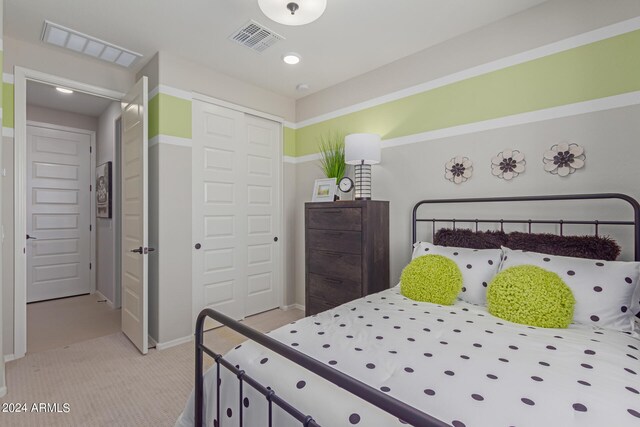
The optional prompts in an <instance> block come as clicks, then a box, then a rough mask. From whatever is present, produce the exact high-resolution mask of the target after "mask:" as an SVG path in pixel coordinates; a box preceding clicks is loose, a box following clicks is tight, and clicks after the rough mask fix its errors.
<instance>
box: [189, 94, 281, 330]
mask: <svg viewBox="0 0 640 427" xmlns="http://www.w3.org/2000/svg"><path fill="white" fill-rule="evenodd" d="M192 98H193V100H194V101H196V100H197V101H202V102H206V103H208V104H213V105H218V106H220V107H225V108H229V109H232V110H235V111H240V112H242V113H246V114H250V115H252V116H256V117H261V118H263V119H267V120H271V121H273V122H276V123H279V124H280V153H279V154H280V161H279V162H278V168H279V173H280V179H279V182H278V186H279V189H278V190H279V191H280V203H279V204H280V206H279V209H280V236H278V243H279V244H278V245H277V247H276V251H277V254H278V264H279V265H278V267H277V268H278V269H279V270H280V281H279V283H276V292H277V295H278V301H279V306H280V308H281V309H285V300H284V299H285V284H286V283H287V276H286V274H287V271H286V270H287V269H286V268H285V265H284V259H285V258H284V257H285V244H286V242H287V241H288V238H287V237H288V236H287V231H286V227H285V220H284V212H285V211H284V119H283V118H282V117H279V116H276V115H273V114H269V113H265V112H263V111H258V110H254V109H252V108H248V107H244V106H242V105H237V104H233V103H231V102H228V101H223V100H221V99H217V98H213V97H211V96H208V95H204V94H201V93H198V92H193V93H192ZM193 120H195V117H194V118H192V121H193ZM192 126H193V124H192ZM192 166H193V165H192ZM192 191H193V185H192ZM193 216H194V214H193V212H192V221H191V224H192V225H191V238H192V240H193V242H192V244H195V242H197V241H198V240H197V239H200V236H195V228H194V224H195V222H194V221H195V218H193ZM191 269H192V271H191V274H192V276H193V277H195V272H194V271H193V259H192V263H191ZM194 283H195V281H193V283H192V284H191V288H192V291H191V292H193V285H194ZM195 311H196V307H195V304H194V302H193V301H192V307H191V312H192V317H193V319H192V326H193V327H195V324H196V317H197V315H198V313H196V312H195Z"/></svg>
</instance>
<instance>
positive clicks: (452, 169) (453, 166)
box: [444, 156, 473, 184]
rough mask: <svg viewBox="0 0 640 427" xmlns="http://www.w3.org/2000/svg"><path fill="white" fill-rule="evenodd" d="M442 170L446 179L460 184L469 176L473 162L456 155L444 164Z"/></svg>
mask: <svg viewBox="0 0 640 427" xmlns="http://www.w3.org/2000/svg"><path fill="white" fill-rule="evenodd" d="M444 170H445V172H444V177H445V178H446V179H448V180H449V181H451V182H455V183H456V184H461V183H463V182H465V181H466V180H468V179H469V178H471V174H472V173H473V163H472V162H471V160H469V158H468V157H462V156H456V157H454V158H453V159H451V160H449V161H448V162H447V163H446V164H445V165H444Z"/></svg>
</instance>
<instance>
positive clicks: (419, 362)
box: [176, 287, 640, 427]
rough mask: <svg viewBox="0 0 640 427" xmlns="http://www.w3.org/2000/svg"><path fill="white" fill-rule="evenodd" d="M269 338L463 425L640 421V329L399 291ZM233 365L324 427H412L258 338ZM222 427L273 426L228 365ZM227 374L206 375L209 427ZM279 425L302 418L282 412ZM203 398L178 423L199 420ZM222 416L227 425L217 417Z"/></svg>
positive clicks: (534, 426)
mask: <svg viewBox="0 0 640 427" xmlns="http://www.w3.org/2000/svg"><path fill="white" fill-rule="evenodd" d="M269 335H270V336H271V337H272V338H274V339H276V340H278V341H280V342H282V343H284V344H286V345H287V346H291V348H294V349H296V350H299V351H301V352H302V353H304V354H307V355H308V356H310V357H313V358H314V359H316V360H318V361H320V362H322V363H324V364H326V365H327V366H330V367H332V368H334V369H337V370H339V371H341V372H343V373H346V374H347V375H350V376H351V377H353V378H356V379H358V380H360V381H362V382H364V383H366V384H368V385H369V386H371V387H373V388H374V389H376V390H379V391H380V392H382V393H384V394H386V395H388V396H391V397H394V398H396V399H398V400H400V401H403V402H405V403H407V404H409V405H411V406H413V407H415V408H417V409H418V410H420V411H422V412H425V413H427V414H430V415H431V416H433V417H435V418H437V419H439V420H441V421H443V422H445V423H447V424H449V425H452V426H455V427H487V426H491V427H494V426H496V427H507V426H518V427H540V426H562V427H589V426H593V427H596V426H597V427H601V426H616V427H618V426H637V425H640V399H639V397H640V385H639V379H640V360H639V359H640V339H639V338H638V337H639V335H638V334H637V333H624V332H618V331H612V330H606V329H596V328H593V327H591V326H590V325H588V326H587V325H578V324H574V325H570V326H569V328H568V329H544V328H536V327H532V326H524V325H518V324H515V323H511V322H508V321H505V320H502V319H498V318H496V317H494V316H491V315H490V314H489V313H488V312H487V310H486V307H481V306H476V305H472V304H468V303H465V302H463V301H458V302H456V304H455V305H453V306H439V305H436V304H430V303H422V302H415V301H412V300H408V299H407V298H405V297H403V296H402V295H400V288H399V287H394V288H392V289H388V290H386V291H383V292H380V293H378V294H374V295H370V296H368V297H365V298H362V299H358V300H355V301H352V302H350V303H347V304H344V305H342V306H339V307H337V308H335V309H332V310H328V311H325V312H323V313H320V314H318V315H316V316H311V317H307V318H304V319H301V320H298V321H296V322H294V323H291V324H288V325H285V326H283V327H281V328H279V329H277V330H275V331H273V332H270V333H269ZM225 358H226V359H227V360H228V361H229V362H230V363H232V364H234V365H239V368H240V369H243V370H245V371H246V373H247V374H248V375H250V376H251V377H252V378H254V379H256V380H258V381H259V382H260V383H261V384H263V385H264V386H270V387H271V388H272V389H273V390H274V391H275V392H276V393H277V395H279V396H280V397H282V398H283V399H285V400H286V401H287V402H289V403H290V404H292V405H294V406H295V407H296V408H298V410H300V411H301V412H302V413H304V414H309V415H311V416H312V417H313V418H314V419H315V420H316V421H317V422H318V424H320V425H322V426H327V427H338V426H340V427H342V426H345V427H348V426H356V427H365V426H366V427H396V426H397V427H406V426H407V425H406V424H404V423H402V422H401V421H399V420H398V419H397V418H396V417H393V416H391V415H389V414H386V413H384V412H382V411H381V410H379V409H378V408H376V407H374V406H372V405H370V404H368V403H366V402H364V401H363V400H361V399H359V398H357V397H355V396H353V395H351V394H349V393H348V392H346V391H345V390H344V389H341V388H339V387H338V386H334V385H333V384H331V383H329V382H327V381H325V380H323V379H321V378H319V377H318V376H316V375H315V374H312V373H310V372H309V371H307V370H305V369H303V368H301V367H300V366H297V365H294V364H293V363H291V362H290V361H288V360H287V359H284V358H283V357H280V356H279V355H277V354H274V353H272V352H270V351H267V350H265V349H264V348H263V347H261V346H259V345H257V344H255V343H253V342H250V341H247V342H245V343H243V344H242V345H241V346H239V347H237V348H236V349H234V350H232V351H230V352H229V353H228V354H227V355H226V356H225ZM221 372H222V373H223V374H222V377H221V378H222V381H221V385H222V390H223V393H221V396H220V397H221V408H220V417H221V418H222V420H221V421H222V423H221V425H222V426H237V425H239V423H238V418H239V412H238V411H239V410H240V407H239V406H240V405H239V402H242V411H243V418H244V420H243V421H244V425H247V426H266V425H267V413H268V412H267V411H268V408H267V401H266V399H265V398H264V396H262V395H260V394H258V393H257V392H255V391H254V390H253V389H251V387H249V386H248V385H246V384H245V385H244V387H243V393H244V394H243V399H242V400H241V399H240V397H239V392H238V378H237V377H236V376H234V375H232V374H230V373H229V372H228V371H227V370H226V369H224V368H223V369H222V370H221ZM215 402H216V369H215V367H214V368H213V369H211V370H209V372H208V373H207V374H206V375H205V405H206V414H205V421H206V424H205V425H207V426H215V425H217V423H214V420H215V418H216V416H217V415H216V406H215ZM275 408H276V406H275V405H274V416H275V418H274V422H273V425H274V426H278V427H299V426H300V425H301V424H300V422H297V421H294V420H293V419H292V418H291V417H288V416H286V415H285V414H283V411H282V410H279V409H275ZM193 419H194V414H193V395H192V396H191V398H190V400H189V402H188V403H187V405H186V407H185V410H184V413H183V414H182V416H181V417H180V419H179V420H178V423H177V424H176V425H177V426H179V427H186V426H192V425H193ZM216 421H217V420H216Z"/></svg>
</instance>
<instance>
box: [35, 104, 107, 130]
mask: <svg viewBox="0 0 640 427" xmlns="http://www.w3.org/2000/svg"><path fill="white" fill-rule="evenodd" d="M27 120H29V121H34V122H40V123H49V124H51V125H57V126H66V127H71V128H76V129H84V130H90V131H93V132H96V131H97V130H98V118H97V117H92V116H86V115H84V114H76V113H69V112H67V111H60V110H54V109H51V108H46V107H40V106H38V105H30V104H27Z"/></svg>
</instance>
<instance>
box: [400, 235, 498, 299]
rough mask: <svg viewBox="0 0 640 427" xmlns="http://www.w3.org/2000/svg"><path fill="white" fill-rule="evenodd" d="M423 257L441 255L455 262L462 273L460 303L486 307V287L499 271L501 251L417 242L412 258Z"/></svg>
mask: <svg viewBox="0 0 640 427" xmlns="http://www.w3.org/2000/svg"><path fill="white" fill-rule="evenodd" d="M423 255H442V256H446V257H447V258H449V259H451V260H453V261H455V263H456V264H457V265H458V268H459V269H460V272H461V273H462V280H463V284H462V292H460V295H458V298H460V299H461V300H462V301H466V302H468V303H470V304H476V305H487V286H488V284H489V282H491V280H492V279H493V277H494V276H495V275H496V274H497V273H498V270H499V269H500V262H501V261H502V250H500V249H467V248H456V247H452V246H438V245H434V244H433V243H429V242H418V243H416V244H415V245H414V248H413V256H412V259H413V258H417V257H419V256H423Z"/></svg>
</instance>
